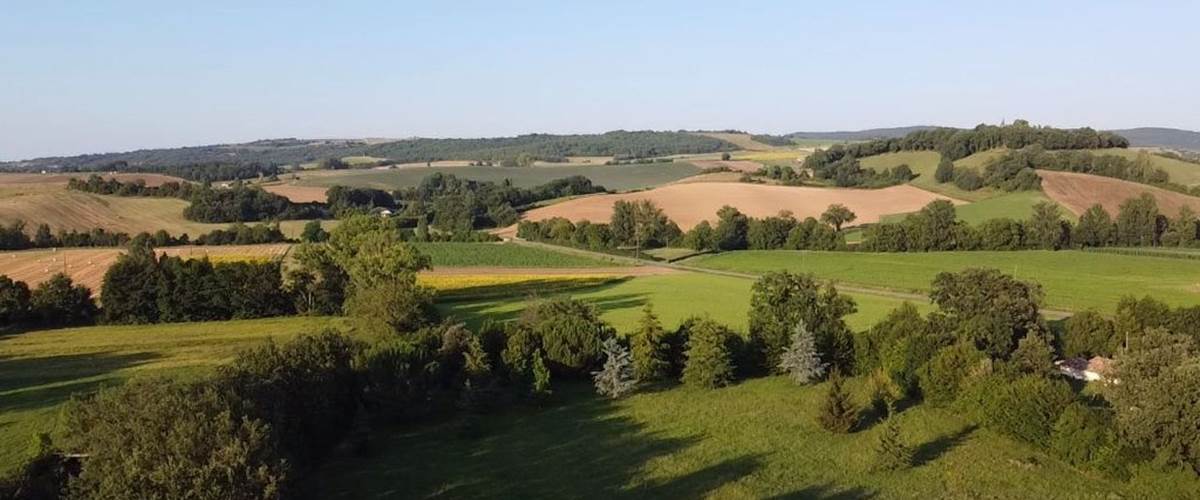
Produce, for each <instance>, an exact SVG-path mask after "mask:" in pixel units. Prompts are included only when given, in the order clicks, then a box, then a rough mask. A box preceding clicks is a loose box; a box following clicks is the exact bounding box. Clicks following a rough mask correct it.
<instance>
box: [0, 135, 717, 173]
mask: <svg viewBox="0 0 1200 500" xmlns="http://www.w3.org/2000/svg"><path fill="white" fill-rule="evenodd" d="M736 149H737V146H735V145H733V144H731V143H728V142H725V141H722V140H720V139H714V138H712V137H705V136H701V135H696V134H689V133H686V132H656V131H625V130H617V131H612V132H606V133H603V134H574V135H555V134H527V135H520V136H516V137H493V138H480V139H430V138H414V139H403V140H398V141H387V142H374V143H372V142H367V141H355V140H302V139H273V140H263V141H256V142H250V143H245V144H221V145H212V146H194V147H186V148H173V149H145V150H138V151H130V152H125V153H107V154H91V155H81V156H70V157H51V158H38V159H33V160H26V161H17V162H8V163H0V170H25V171H30V170H43V169H46V170H51V169H61V170H67V171H86V170H121V171H139V172H159V171H161V173H171V174H172V175H180V176H181V177H186V178H189V179H193V180H205V179H204V176H211V174H208V173H206V172H209V171H211V172H222V175H223V177H224V178H226V179H233V178H247V177H252V176H257V175H258V173H259V172H258V171H253V170H251V171H250V172H252V174H251V175H247V172H238V171H234V170H226V169H223V168H218V167H217V166H219V165H254V164H258V165H261V166H262V167H259V168H260V169H261V170H262V173H263V174H264V175H271V174H272V173H273V172H271V171H269V170H270V169H272V168H274V167H271V166H270V165H296V164H300V163H309V162H317V161H320V160H323V159H327V158H341V157H346V156H373V157H378V158H386V159H388V160H391V161H394V162H397V163H410V162H424V161H438V160H476V161H489V162H503V161H505V160H507V161H509V162H512V161H515V160H517V159H518V158H522V157H525V158H532V159H537V160H543V161H556V160H561V159H563V158H565V157H567V156H615V157H618V158H645V157H654V156H665V155H673V154H688V153H714V152H719V151H733V150H736ZM176 167H178V168H183V170H181V171H179V172H171V171H170V169H171V168H176ZM122 169H128V170H122ZM139 169H140V170H139ZM154 169H161V170H154Z"/></svg>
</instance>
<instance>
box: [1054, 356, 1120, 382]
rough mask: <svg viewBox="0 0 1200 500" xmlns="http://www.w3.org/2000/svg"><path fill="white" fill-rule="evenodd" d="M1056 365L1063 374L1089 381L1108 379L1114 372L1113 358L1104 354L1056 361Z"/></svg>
mask: <svg viewBox="0 0 1200 500" xmlns="http://www.w3.org/2000/svg"><path fill="white" fill-rule="evenodd" d="M1054 366H1056V367H1057V368H1058V371H1059V372H1060V373H1062V374H1063V375H1066V376H1068V377H1071V378H1073V379H1076V380H1085V381H1088V382H1094V381H1108V379H1109V376H1110V375H1111V372H1112V360H1111V359H1108V358H1106V357H1103V356H1095V357H1093V358H1092V359H1087V358H1069V359H1063V360H1059V361H1055V362H1054Z"/></svg>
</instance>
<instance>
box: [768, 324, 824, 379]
mask: <svg viewBox="0 0 1200 500" xmlns="http://www.w3.org/2000/svg"><path fill="white" fill-rule="evenodd" d="M825 366H826V364H825V363H824V362H822V361H821V353H819V352H817V343H816V339H814V338H813V334H812V332H810V331H808V328H806V327H805V326H804V322H803V321H801V322H799V323H797V324H796V330H795V332H794V333H792V342H791V344H790V345H788V346H787V348H785V349H784V350H783V354H782V355H781V356H780V357H779V369H780V371H783V372H786V373H787V374H788V375H790V376H791V377H792V380H793V381H795V382H796V383H797V384H802V385H803V384H808V383H811V382H813V381H815V380H817V379H820V378H821V376H822V375H825Z"/></svg>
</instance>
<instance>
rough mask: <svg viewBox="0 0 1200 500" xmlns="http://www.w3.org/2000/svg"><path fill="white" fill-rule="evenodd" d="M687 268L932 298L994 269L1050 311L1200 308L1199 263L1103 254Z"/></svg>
mask: <svg viewBox="0 0 1200 500" xmlns="http://www.w3.org/2000/svg"><path fill="white" fill-rule="evenodd" d="M683 263H684V264H688V265H695V266H699V267H705V268H711V269H720V270H728V271H739V272H746V273H755V274H760V273H765V272H768V271H774V270H781V269H786V270H789V271H793V272H802V273H812V274H814V275H816V276H818V277H821V278H825V279H831V280H835V281H840V282H844V283H849V284H859V285H867V286H872V287H881V288H888V289H896V290H905V291H915V292H927V291H928V290H929V284H930V282H931V281H933V278H934V277H935V276H936V275H937V274H938V273H940V272H954V271H959V270H962V269H966V268H971V267H992V268H996V269H999V270H1001V271H1003V272H1005V273H1008V274H1012V275H1014V276H1016V277H1018V278H1020V279H1023V280H1028V281H1034V282H1037V283H1040V284H1041V285H1042V287H1043V289H1044V290H1045V292H1046V298H1045V306H1046V307H1050V308H1055V309H1062V310H1070V311H1079V310H1084V309H1089V308H1092V309H1096V310H1098V311H1101V312H1104V313H1112V312H1113V311H1115V309H1116V305H1117V302H1118V301H1119V300H1120V299H1121V297H1122V296H1125V295H1136V296H1138V297H1140V296H1142V295H1151V296H1154V297H1156V298H1158V299H1161V300H1163V301H1165V302H1167V303H1169V304H1171V305H1174V306H1189V305H1195V304H1197V303H1198V301H1200V261H1194V260H1186V259H1176V258H1166V257H1135V256H1127V255H1117V254H1111V253H1099V252H1080V251H1073V250H1072V251H1059V252H1053V251H1044V250H1031V251H1020V252H930V253H866V252H862V253H859V252H808V251H784V250H772V251H739V252H728V253H722V254H717V255H705V256H700V257H696V258H693V259H688V260H685V261H684V262H683Z"/></svg>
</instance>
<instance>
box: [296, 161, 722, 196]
mask: <svg viewBox="0 0 1200 500" xmlns="http://www.w3.org/2000/svg"><path fill="white" fill-rule="evenodd" d="M435 172H441V173H443V174H453V175H455V176H458V177H459V178H464V179H471V180H476V181H492V182H497V183H498V182H502V181H503V180H504V179H511V180H512V182H513V185H515V186H518V187H533V186H537V185H539V184H545V183H547V182H550V181H552V180H555V179H561V178H563V177H570V176H572V175H582V176H585V177H587V178H588V179H591V180H592V182H593V183H595V184H599V185H601V186H604V187H606V188H608V189H613V190H618V191H625V190H630V189H640V188H648V187H653V186H658V185H661V184H666V183H668V182H673V181H677V180H679V179H682V178H684V177H689V176H692V175H696V174H697V173H699V172H700V169H699V168H696V166H695V165H692V164H690V163H687V162H673V163H651V164H643V165H579V164H563V165H560V166H552V167H538V166H534V167H511V168H506V167H405V168H396V169H385V170H378V169H358V170H338V171H335V172H316V173H311V174H301V178H300V181H298V182H297V184H298V185H302V186H334V185H339V184H340V185H343V186H354V187H371V188H377V189H387V190H391V189H397V188H402V187H409V186H416V185H417V184H419V183H420V182H421V179H424V178H425V176H427V175H429V174H432V173H435Z"/></svg>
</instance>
